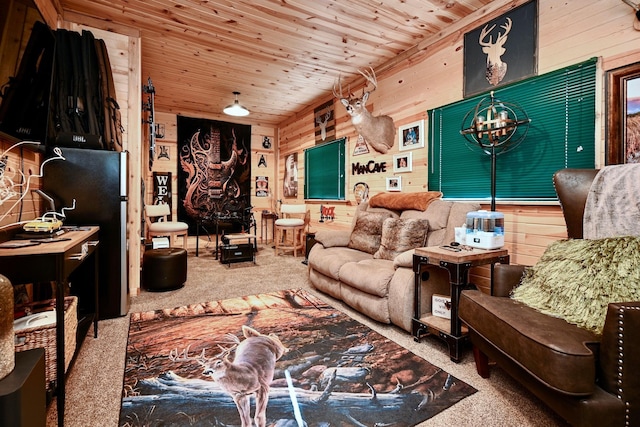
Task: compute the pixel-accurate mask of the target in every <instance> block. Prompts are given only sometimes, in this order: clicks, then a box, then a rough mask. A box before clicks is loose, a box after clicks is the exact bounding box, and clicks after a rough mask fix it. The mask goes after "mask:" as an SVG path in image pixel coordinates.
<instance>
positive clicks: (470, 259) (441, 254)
mask: <svg viewBox="0 0 640 427" xmlns="http://www.w3.org/2000/svg"><path fill="white" fill-rule="evenodd" d="M496 262H499V263H501V264H508V263H509V254H508V251H507V250H506V249H493V250H485V249H473V250H470V251H469V250H461V251H460V252H453V251H451V250H448V249H444V248H442V247H440V246H430V247H426V248H417V249H416V250H415V254H414V255H413V272H414V274H415V295H414V305H413V306H414V310H415V313H414V318H413V319H412V322H411V325H412V327H411V329H412V333H413V337H414V340H415V341H419V340H420V339H421V338H422V337H424V336H427V335H429V334H431V333H434V334H435V335H436V336H437V337H439V338H441V339H443V340H444V341H445V342H446V343H447V344H448V346H449V356H450V357H451V360H452V361H454V362H456V363H457V362H459V361H460V356H461V344H462V342H463V341H464V340H465V339H466V338H467V334H466V331H464V332H463V330H462V324H461V322H460V318H459V317H458V301H459V299H460V292H462V290H463V289H464V288H465V287H466V286H467V284H468V273H469V270H470V269H471V268H472V267H476V266H479V265H485V264H495V263H496ZM428 265H436V266H438V267H441V268H445V269H446V270H447V271H448V272H449V278H450V285H451V293H450V296H451V321H449V319H445V318H442V317H437V316H434V315H433V314H431V313H425V314H424V315H422V313H421V309H420V301H421V293H422V273H423V272H424V269H425V267H426V266H428Z"/></svg>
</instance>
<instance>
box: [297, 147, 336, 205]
mask: <svg viewBox="0 0 640 427" xmlns="http://www.w3.org/2000/svg"><path fill="white" fill-rule="evenodd" d="M345 146H346V138H341V139H336V140H335V141H331V142H327V143H326V144H322V145H316V146H314V147H312V148H307V149H306V150H305V151H304V198H305V199H326V200H344V199H345V167H346V156H345V149H346V147H345Z"/></svg>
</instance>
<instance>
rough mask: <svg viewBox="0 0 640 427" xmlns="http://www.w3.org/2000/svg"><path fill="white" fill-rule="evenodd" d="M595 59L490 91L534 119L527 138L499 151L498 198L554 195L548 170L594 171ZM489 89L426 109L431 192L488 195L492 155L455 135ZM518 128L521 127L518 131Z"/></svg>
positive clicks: (550, 197)
mask: <svg viewBox="0 0 640 427" xmlns="http://www.w3.org/2000/svg"><path fill="white" fill-rule="evenodd" d="M595 86H596V59H595V58H593V59H590V60H588V61H585V62H582V63H580V64H576V65H573V66H570V67H566V68H563V69H561V70H557V71H553V72H550V73H547V74H543V75H541V76H537V77H533V78H530V79H527V80H523V81H521V82H518V83H514V84H512V85H509V86H506V87H504V88H500V89H499V90H496V91H495V93H494V94H495V98H496V99H499V100H502V101H504V102H511V103H516V104H518V105H520V106H521V107H522V109H523V110H524V111H525V112H526V113H527V116H528V117H529V118H530V119H531V123H530V127H529V131H528V133H527V135H526V138H525V139H524V140H523V141H522V142H521V143H520V145H518V146H516V147H515V148H513V149H511V150H508V151H505V152H504V153H502V154H498V155H497V161H496V199H497V200H518V201H526V200H555V199H556V193H555V191H554V188H553V182H552V176H553V173H554V172H556V171H557V170H559V169H563V168H593V167H594V162H595V98H596V93H595ZM487 96H488V93H485V94H482V95H478V96H475V97H473V98H469V99H465V100H463V101H459V102H456V103H453V104H449V105H446V106H444V107H440V108H435V109H433V110H429V111H428V113H429V118H430V120H429V140H430V143H429V150H430V153H429V172H428V179H429V190H432V191H442V193H443V194H444V197H446V198H455V199H458V198H460V199H478V200H481V199H487V200H489V199H490V196H491V175H490V173H491V156H490V155H487V154H484V153H483V152H482V151H481V150H480V148H479V147H477V146H476V147H471V144H470V143H469V142H468V141H467V140H466V139H465V138H464V136H462V135H461V134H460V129H461V127H462V121H463V119H464V117H465V115H466V114H467V113H468V112H469V111H470V110H472V109H474V108H475V106H476V105H477V104H478V103H479V102H480V101H481V100H482V99H483V98H484V97H487ZM519 131H520V130H519Z"/></svg>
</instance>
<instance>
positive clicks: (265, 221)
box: [260, 211, 278, 243]
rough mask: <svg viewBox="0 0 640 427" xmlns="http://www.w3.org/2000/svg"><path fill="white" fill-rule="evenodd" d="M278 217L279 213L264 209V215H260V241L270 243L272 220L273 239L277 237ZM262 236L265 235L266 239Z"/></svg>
mask: <svg viewBox="0 0 640 427" xmlns="http://www.w3.org/2000/svg"><path fill="white" fill-rule="evenodd" d="M276 219H278V214H277V213H275V212H269V211H262V216H261V217H260V243H269V221H271V239H272V240H273V239H274V238H275V235H276ZM262 236H264V239H263V237H262Z"/></svg>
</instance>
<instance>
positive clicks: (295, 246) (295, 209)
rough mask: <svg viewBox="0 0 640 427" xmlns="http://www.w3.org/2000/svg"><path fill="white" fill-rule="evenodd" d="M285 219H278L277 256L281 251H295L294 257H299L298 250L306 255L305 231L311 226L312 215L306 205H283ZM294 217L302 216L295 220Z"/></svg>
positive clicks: (276, 224)
mask: <svg viewBox="0 0 640 427" xmlns="http://www.w3.org/2000/svg"><path fill="white" fill-rule="evenodd" d="M281 209H282V216H283V218H280V219H277V220H276V223H275V226H276V230H275V231H276V235H275V244H276V247H275V249H276V255H278V254H279V252H280V251H282V252H286V251H293V256H298V250H300V252H301V253H304V246H305V236H304V230H305V228H306V227H308V225H309V218H310V216H311V213H310V212H309V211H308V210H307V208H306V206H305V205H282V208H281ZM293 215H298V216H302V217H301V218H294V217H293Z"/></svg>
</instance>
